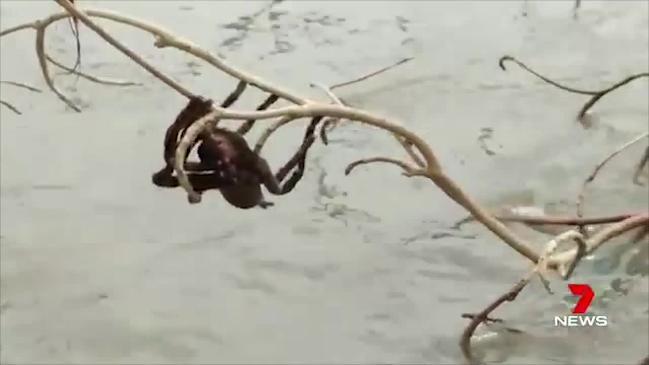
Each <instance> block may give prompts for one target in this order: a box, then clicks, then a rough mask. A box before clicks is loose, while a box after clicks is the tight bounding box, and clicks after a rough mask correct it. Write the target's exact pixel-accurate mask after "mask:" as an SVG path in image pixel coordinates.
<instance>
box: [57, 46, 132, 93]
mask: <svg viewBox="0 0 649 365" xmlns="http://www.w3.org/2000/svg"><path fill="white" fill-rule="evenodd" d="M45 57H46V59H47V60H48V61H49V62H50V63H51V64H53V65H54V66H56V67H58V68H60V69H62V70H65V71H68V73H71V74H75V75H78V76H80V77H82V78H84V79H86V80H88V81H92V82H95V83H97V84H104V85H114V86H141V85H142V84H141V83H138V82H132V81H120V80H110V79H105V78H100V77H97V76H92V75H90V74H87V73H85V72H81V71H79V70H75V69H74V68H70V67H68V66H65V65H64V64H62V63H60V62H58V61H56V60H55V59H53V58H52V57H50V55H48V54H46V56H45Z"/></svg>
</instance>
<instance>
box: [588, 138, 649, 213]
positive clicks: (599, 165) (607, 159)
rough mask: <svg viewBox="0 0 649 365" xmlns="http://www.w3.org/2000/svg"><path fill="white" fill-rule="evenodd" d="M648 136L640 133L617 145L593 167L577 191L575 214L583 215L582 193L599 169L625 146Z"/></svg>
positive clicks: (627, 146) (625, 147)
mask: <svg viewBox="0 0 649 365" xmlns="http://www.w3.org/2000/svg"><path fill="white" fill-rule="evenodd" d="M647 136H649V132H645V133H642V134H641V135H639V136H637V137H635V138H634V139H632V140H630V141H629V142H627V143H625V144H623V145H622V146H620V147H618V148H617V149H616V150H615V151H613V152H611V153H610V154H609V155H608V156H606V158H604V159H603V160H602V161H601V162H600V163H598V164H597V166H595V169H594V170H593V172H592V173H591V174H590V175H588V177H587V178H586V180H584V182H583V184H582V186H581V191H580V192H579V195H578V196H577V216H578V217H582V216H583V205H584V195H585V192H586V187H587V186H588V184H590V183H591V182H592V181H593V180H595V177H596V176H597V174H598V173H599V171H600V170H601V169H602V168H603V167H604V165H606V164H607V163H608V162H609V161H610V160H611V159H613V157H615V156H617V155H619V154H620V153H621V152H622V151H624V150H626V149H627V148H629V147H631V146H633V145H634V144H636V143H638V142H639V141H641V140H642V139H643V138H646V137H647Z"/></svg>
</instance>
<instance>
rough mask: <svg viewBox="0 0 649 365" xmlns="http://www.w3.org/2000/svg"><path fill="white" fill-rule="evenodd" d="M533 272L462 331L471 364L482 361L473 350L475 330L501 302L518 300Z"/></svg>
mask: <svg viewBox="0 0 649 365" xmlns="http://www.w3.org/2000/svg"><path fill="white" fill-rule="evenodd" d="M533 273H534V271H532V272H531V273H530V274H528V275H527V276H526V277H525V278H523V279H521V280H520V281H519V282H518V283H516V285H514V286H513V287H512V288H511V289H509V291H507V292H506V293H505V294H503V295H501V296H500V297H498V298H497V299H496V300H495V301H493V303H491V304H489V305H488V306H487V307H486V308H485V309H483V310H482V311H481V312H480V313H478V314H476V315H475V316H474V317H473V319H471V322H469V324H468V325H467V326H466V328H465V329H464V332H462V337H461V338H460V349H462V354H463V355H464V358H465V359H466V360H467V361H468V362H469V363H470V364H472V365H473V364H480V361H479V360H478V359H476V358H475V357H474V356H473V351H472V350H471V337H473V333H474V332H475V330H476V329H477V328H478V326H479V325H480V323H483V322H485V321H486V320H487V319H488V318H489V314H491V312H493V311H494V310H496V308H498V307H499V306H500V305H501V304H503V303H505V302H513V301H514V300H516V297H517V296H518V294H520V292H521V291H522V290H523V288H525V286H526V285H527V283H529V281H530V279H531V278H532V275H533Z"/></svg>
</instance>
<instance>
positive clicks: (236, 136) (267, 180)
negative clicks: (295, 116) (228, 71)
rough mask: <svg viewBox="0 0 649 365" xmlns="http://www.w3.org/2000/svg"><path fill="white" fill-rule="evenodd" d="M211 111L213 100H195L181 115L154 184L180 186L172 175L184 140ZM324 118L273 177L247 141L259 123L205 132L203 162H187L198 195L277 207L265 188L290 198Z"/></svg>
mask: <svg viewBox="0 0 649 365" xmlns="http://www.w3.org/2000/svg"><path fill="white" fill-rule="evenodd" d="M245 85H246V84H245V83H243V82H240V83H239V85H238V86H237V88H236V90H235V91H234V92H233V93H232V94H230V95H229V96H228V97H227V98H226V100H225V101H224V102H223V103H222V104H221V106H222V107H224V108H227V107H228V106H230V105H231V104H232V103H234V102H235V101H236V100H237V99H238V97H239V96H240V95H241V93H242V92H243V89H245ZM277 100H278V97H277V96H276V95H274V94H271V95H270V96H269V97H268V98H267V99H266V100H265V101H264V102H263V103H262V104H261V105H259V107H258V108H257V110H264V109H267V108H268V107H269V106H270V105H272V104H273V103H274V102H275V101H277ZM211 108H212V101H211V100H209V99H204V98H202V97H193V98H191V99H190V100H189V103H188V104H187V105H186V106H185V108H184V109H183V110H182V111H181V112H180V113H179V114H178V116H177V117H176V120H175V121H174V122H173V123H172V124H171V126H169V128H168V129H167V131H166V133H165V140H164V160H165V166H164V167H163V168H162V169H160V171H158V172H156V173H154V174H153V176H152V181H153V184H155V185H157V186H160V187H167V188H174V187H178V186H179V182H178V179H177V177H175V176H173V175H172V174H173V163H174V162H173V159H174V153H175V150H176V147H177V146H178V141H179V139H180V138H181V137H182V136H183V135H184V133H185V131H186V129H187V128H188V127H189V125H191V124H192V123H193V122H194V121H196V120H198V119H200V118H201V117H202V116H204V115H205V114H207V113H209V112H210V110H211ZM321 119H322V117H319V116H317V117H314V118H313V119H312V121H311V124H310V125H309V127H308V128H307V130H306V132H305V135H304V139H303V142H302V145H301V146H300V148H299V149H298V150H297V151H296V152H295V154H294V155H293V157H292V158H291V159H290V160H289V161H288V162H287V163H286V164H285V165H284V166H283V167H282V168H280V169H279V170H278V171H277V173H276V174H273V173H272V171H271V169H270V167H269V165H268V163H267V162H266V160H265V159H264V158H262V157H261V156H259V155H258V154H257V153H255V152H254V151H252V150H251V149H250V147H249V146H248V143H247V142H246V140H245V139H244V138H243V135H244V134H245V133H246V132H247V131H248V130H250V128H252V125H253V124H254V122H255V121H254V120H249V121H247V122H246V123H245V124H243V125H242V126H241V127H240V128H239V129H238V130H237V131H236V132H235V131H230V130H227V129H224V128H219V127H216V126H213V125H210V126H209V127H208V128H206V129H205V130H204V131H203V132H201V134H200V135H199V136H198V138H197V141H196V142H195V144H197V145H198V150H197V152H198V157H199V159H200V162H193V161H186V162H185V170H186V171H187V177H188V178H189V181H190V183H191V184H192V186H193V187H194V189H195V190H196V191H197V192H199V193H202V192H204V191H206V190H211V189H218V190H219V191H220V192H221V195H223V197H224V198H225V200H226V201H227V202H228V203H230V204H231V205H233V206H235V207H237V208H241V209H249V208H253V207H256V206H259V207H261V208H264V209H265V208H267V207H269V206H272V205H273V203H272V202H268V201H266V200H265V199H264V196H263V193H262V190H261V185H262V184H263V185H264V186H265V187H266V190H268V192H270V193H271V194H274V195H284V194H287V193H289V192H290V191H292V190H293V188H294V187H295V186H296V185H297V183H298V181H299V180H300V179H301V178H302V176H303V174H304V168H305V160H306V155H307V151H308V149H309V148H310V147H311V145H312V144H313V142H314V140H315V136H314V131H315V127H316V125H317V123H318V122H319V121H320V120H321ZM190 150H191V148H190ZM295 167H297V168H296V171H294V172H293V174H292V175H291V176H290V177H289V179H288V180H287V181H286V182H285V183H284V185H281V182H282V181H283V180H284V178H285V177H286V176H287V175H288V173H289V171H291V170H292V169H293V168H295Z"/></svg>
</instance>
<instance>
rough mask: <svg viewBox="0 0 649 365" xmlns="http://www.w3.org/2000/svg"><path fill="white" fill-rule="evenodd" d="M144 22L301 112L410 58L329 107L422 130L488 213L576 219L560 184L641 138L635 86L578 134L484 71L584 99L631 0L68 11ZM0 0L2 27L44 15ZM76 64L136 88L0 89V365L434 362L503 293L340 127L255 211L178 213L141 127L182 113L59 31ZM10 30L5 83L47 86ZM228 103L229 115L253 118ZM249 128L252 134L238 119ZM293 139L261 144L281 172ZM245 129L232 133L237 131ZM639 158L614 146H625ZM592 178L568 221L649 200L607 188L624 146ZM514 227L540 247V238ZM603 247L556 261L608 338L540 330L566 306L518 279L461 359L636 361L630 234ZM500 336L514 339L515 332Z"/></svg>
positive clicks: (545, 97)
mask: <svg viewBox="0 0 649 365" xmlns="http://www.w3.org/2000/svg"><path fill="white" fill-rule="evenodd" d="M83 5H84V6H87V7H99V8H108V9H112V10H114V11H119V12H124V13H127V14H130V15H133V16H136V17H140V18H143V19H147V20H149V21H151V22H154V23H158V24H162V25H164V27H165V28H168V29H170V30H173V31H175V32H178V33H179V34H180V35H182V36H183V37H187V38H189V39H192V40H193V41H194V42H196V43H197V44H200V45H202V46H204V47H206V48H207V49H208V50H210V51H211V52H214V53H216V54H219V55H221V56H222V57H224V58H226V59H227V60H228V61H230V62H233V63H234V64H237V65H240V66H241V67H243V68H244V69H246V70H248V71H252V72H255V73H257V74H260V75H263V76H264V77H265V78H268V79H269V80H275V81H278V82H281V83H282V84H285V85H286V86H287V87H289V88H291V89H293V90H297V91H299V92H300V93H303V94H305V95H308V96H309V97H313V98H320V99H322V100H325V99H324V98H325V96H324V95H322V94H321V93H320V91H319V90H315V89H310V88H309V87H308V85H309V83H311V82H320V83H324V84H334V83H338V82H341V81H345V80H348V79H351V78H354V77H357V76H358V75H361V74H364V73H366V72H368V71H371V70H375V69H378V68H380V67H383V66H385V65H388V64H391V63H393V62H395V61H397V60H399V59H402V58H404V57H411V56H412V57H415V59H414V60H413V61H411V62H409V63H408V64H405V65H403V66H400V67H399V68H398V69H395V70H392V71H390V72H388V73H385V74H383V75H381V76H380V77H376V78H374V79H371V80H367V81H365V82H363V83H360V84H356V85H352V86H349V87H346V88H344V89H343V88H341V89H339V90H338V91H339V93H340V95H341V97H344V98H345V100H347V101H349V102H350V103H351V104H353V105H355V106H358V107H361V108H365V109H368V110H372V111H376V112H377V113H381V114H384V115H386V116H390V117H393V118H397V119H399V120H401V121H402V123H403V124H404V125H405V126H406V127H407V128H409V129H410V130H412V131H415V132H416V133H418V134H420V135H421V136H422V137H423V138H424V139H425V140H426V141H427V142H428V143H429V144H430V145H431V146H432V147H433V148H434V149H435V152H436V153H437V154H438V157H439V159H440V160H441V161H442V164H443V166H444V168H445V169H447V170H448V172H449V174H450V175H451V176H452V177H453V178H455V179H457V181H458V182H459V183H460V184H461V185H462V186H463V187H464V188H465V189H466V191H467V192H469V193H470V194H471V195H472V196H474V197H475V198H476V199H478V200H480V201H482V202H484V203H485V204H487V205H489V206H490V207H498V206H501V205H525V206H536V207H542V208H544V209H546V210H547V211H553V212H557V213H563V214H571V213H572V212H574V203H573V202H574V201H575V197H576V194H577V192H578V189H579V187H580V186H581V183H582V180H583V178H584V177H585V176H587V175H588V173H590V171H591V169H592V167H593V166H594V165H595V164H596V163H597V162H598V161H599V160H600V159H601V158H603V156H605V155H606V154H607V153H609V152H610V151H612V150H613V149H615V148H616V147H617V146H619V145H621V144H622V143H624V142H626V141H627V140H629V139H631V138H632V137H633V136H635V135H637V134H638V133H640V132H642V131H646V128H647V124H646V120H647V115H648V113H649V111H648V107H647V102H646V100H647V96H648V95H647V94H648V93H649V91H648V89H647V85H646V82H644V83H643V82H637V83H635V84H631V85H628V87H626V88H625V89H622V90H619V91H618V92H617V93H616V94H612V95H609V96H607V97H606V98H605V99H603V100H602V102H601V103H600V104H598V105H596V107H595V108H594V109H593V112H594V115H593V118H594V121H596V123H595V124H593V127H592V128H590V129H588V130H584V129H583V128H582V127H581V126H579V125H578V124H577V123H576V122H575V121H574V116H575V114H576V112H577V111H578V110H579V107H580V106H581V105H582V103H583V102H585V100H584V99H583V98H582V97H581V96H578V95H569V94H566V93H564V92H561V91H559V90H556V89H553V88H551V87H549V86H547V85H544V84H541V83H539V82H537V80H534V79H532V78H531V77H530V76H529V75H527V74H525V73H523V72H522V71H520V70H518V69H515V68H514V67H512V68H511V69H510V70H509V71H508V72H502V71H501V70H500V69H499V68H498V65H497V60H498V58H499V57H500V56H502V55H503V54H511V55H516V56H518V57H519V58H520V59H522V60H525V61H527V62H528V63H530V64H531V65H533V66H534V67H535V68H537V69H538V70H540V71H542V72H544V73H545V74H547V75H552V76H554V77H556V78H557V79H558V80H562V81H564V82H566V83H570V84H571V85H575V86H577V87H582V88H598V87H601V86H602V85H608V84H610V83H612V82H615V81H617V80H619V79H621V78H622V77H624V76H625V75H627V74H630V73H635V72H639V71H644V70H646V69H647V63H648V56H647V54H648V50H649V48H648V46H647V44H649V42H648V41H649V35H648V32H647V28H648V26H649V23H648V22H649V17H648V16H647V14H648V13H649V12H648V11H647V10H648V9H647V7H648V3H647V2H585V3H583V4H582V8H581V10H580V16H579V18H578V19H573V17H572V4H571V3H570V2H527V5H526V6H525V11H526V12H527V16H526V17H523V16H522V15H521V12H522V10H523V3H522V2H518V1H503V2H495V1H490V2H440V1H435V2H432V1H431V2H373V3H368V2H365V1H363V2H360V1H359V2H315V1H308V2H306V1H302V2H288V1H281V2H280V1H274V2H270V1H259V2H246V3H241V2H212V1H195V2H191V3H187V2H180V1H165V2H162V1H160V2H156V3H155V7H153V8H152V6H151V2H144V1H129V2H116V1H104V2H102V1H90V0H88V1H84V2H83ZM56 8H57V7H56V5H55V4H54V3H49V2H42V1H2V3H0V20H1V21H2V28H3V29H4V28H6V27H9V26H12V25H15V24H18V23H20V22H24V21H30V20H33V19H35V18H36V17H40V16H45V15H47V14H49V13H51V12H52V11H55V10H56ZM102 24H106V25H107V27H108V29H109V30H110V31H111V33H112V34H114V35H115V36H117V37H118V38H119V39H121V40H124V41H125V42H126V43H127V44H128V45H129V46H131V47H133V48H136V49H137V50H138V51H139V52H140V53H141V54H142V55H143V56H144V57H146V58H147V59H148V60H149V61H151V62H153V63H154V64H156V65H158V66H159V67H161V69H163V70H164V72H166V73H168V74H169V75H171V76H172V77H174V78H175V79H177V80H179V81H180V82H181V83H182V84H183V85H185V86H186V87H188V88H190V89H191V90H192V91H195V92H198V93H201V94H204V95H207V96H210V97H212V98H216V99H219V98H222V97H223V96H224V95H227V94H228V93H229V91H230V90H231V89H232V87H234V85H235V84H236V82H235V81H234V80H232V79H229V78H227V77H225V76H224V75H222V74H221V73H219V72H217V71H215V70H214V69H213V68H211V67H209V65H206V64H205V63H203V62H201V61H197V60H194V59H189V58H187V57H186V56H185V55H184V54H182V53H180V52H174V51H170V50H159V49H157V48H155V47H154V46H153V45H152V39H151V38H150V37H149V36H148V35H146V34H141V33H138V32H135V31H133V30H130V29H128V28H126V27H123V26H113V25H110V24H109V23H108V22H102ZM69 32H70V30H69V26H68V25H67V24H66V23H64V22H60V23H57V24H55V25H53V26H52V27H51V28H50V29H48V33H47V47H48V50H49V51H50V52H51V53H52V54H53V55H55V56H56V57H57V59H60V60H61V61H62V62H65V63H68V64H71V63H72V62H73V61H74V57H75V55H74V42H73V41H72V39H71V37H70V34H69ZM81 36H82V42H83V57H84V59H83V63H82V67H83V69H84V70H86V71H88V72H92V73H93V74H97V75H101V76H105V77H110V78H118V79H123V80H131V81H135V82H141V83H142V84H143V85H142V86H139V87H130V88H116V87H107V86H102V85H96V84H92V83H89V82H87V81H86V80H83V79H79V80H77V79H76V78H74V77H69V76H58V77H57V78H56V83H57V85H59V87H60V88H61V89H62V90H66V92H67V93H69V95H70V97H71V98H72V99H73V100H75V101H77V102H79V103H80V104H81V106H82V108H83V110H84V112H83V113H82V114H77V113H74V112H72V111H70V110H68V109H66V108H65V106H64V105H62V103H61V102H60V101H59V100H58V99H57V98H56V97H55V96H53V95H52V94H51V93H49V92H48V93H43V94H31V93H29V92H26V91H24V90H19V89H16V88H12V87H10V86H8V85H4V84H3V85H2V86H1V89H0V90H1V91H2V99H7V100H8V101H10V102H12V103H14V104H15V105H16V106H17V107H18V108H20V109H21V110H22V111H23V113H24V114H23V115H22V116H16V115H14V114H13V113H11V111H9V110H7V109H5V108H2V109H0V113H1V114H0V116H1V117H2V122H1V123H0V128H1V133H0V138H1V144H0V148H1V152H2V154H1V157H0V158H1V163H0V166H1V167H2V175H1V176H0V182H1V190H0V194H1V198H2V200H1V207H0V208H1V213H2V214H1V218H0V222H1V224H2V236H1V237H0V250H1V254H2V255H1V263H2V266H1V268H0V273H1V274H2V276H1V279H0V287H1V289H2V296H1V299H0V313H1V314H2V327H1V330H0V332H1V333H0V335H1V336H0V338H2V342H1V344H0V346H1V349H2V351H1V359H2V361H3V362H7V363H36V362H48V363H98V362H105V363H199V362H203V363H206V362H209V363H213V362H220V363H233V362H237V363H262V362H272V363H376V362H380V363H386V362H395V363H404V362H407V363H458V362H460V361H461V355H460V351H459V348H458V345H457V344H458V339H459V334H460V333H461V331H462V329H463V327H464V326H465V325H466V323H467V322H466V320H465V319H462V318H460V314H461V313H464V312H475V311H478V310H479V309H481V308H483V307H484V306H485V305H486V304H487V303H488V302H490V301H491V300H493V299H494V298H495V297H497V296H498V295H500V294H501V293H503V292H504V291H505V290H506V289H508V288H509V287H511V285H513V284H514V283H515V282H516V281H517V280H518V279H519V277H520V276H521V275H522V274H523V273H525V272H526V270H527V269H528V265H527V263H526V262H525V261H524V260H523V259H521V258H520V257H518V256H517V255H516V254H515V253H514V252H513V251H512V250H511V249H509V248H507V247H506V246H505V245H503V244H501V243H500V242H498V240H497V239H496V238H495V237H494V236H493V235H491V234H490V233H488V232H487V231H486V230H485V229H483V228H482V227H480V226H478V225H476V224H466V225H463V226H461V227H460V228H454V224H455V222H457V221H459V220H460V219H462V218H463V217H464V216H465V212H463V210H462V209H460V208H459V207H458V206H457V205H456V204H454V203H452V202H451V201H450V200H449V199H448V198H447V197H446V196H445V195H443V194H440V193H439V192H438V191H437V190H436V189H435V188H433V187H432V186H431V185H430V184H429V183H428V182H427V181H425V180H423V179H417V178H413V179H406V178H404V177H403V176H401V175H400V174H399V172H398V171H397V170H396V169H394V168H393V167H390V166H378V165H376V166H373V165H369V166H363V167H360V168H358V169H357V170H356V171H354V173H353V174H351V175H350V176H345V175H344V174H343V169H344V167H345V166H346V164H347V163H349V162H351V161H353V160H355V159H358V158H363V157H368V156H377V155H386V156H387V155H391V154H396V153H399V150H398V146H397V145H396V144H395V143H394V140H393V139H392V138H390V137H389V136H387V135H385V133H382V132H381V131H378V130H376V129H371V128H365V127H362V126H359V125H357V124H352V123H343V124H342V125H341V126H340V127H339V128H337V129H336V130H335V131H334V132H333V133H332V135H331V141H332V143H331V144H330V145H329V146H323V145H321V144H319V145H317V146H315V147H314V148H313V149H312V151H313V152H312V153H311V157H310V160H309V163H308V171H307V174H306V176H305V178H304V180H303V181H302V182H301V183H300V185H299V186H298V187H297V189H296V190H295V191H294V192H293V193H291V194H290V195H288V196H286V197H282V198H281V199H275V203H276V205H275V207H273V208H272V209H269V210H249V211H241V210H233V209H232V208H231V207H229V206H227V205H226V204H225V203H224V202H223V201H222V200H221V198H220V195H219V194H216V193H215V194H206V196H205V198H204V199H203V200H204V201H203V203H202V204H200V205H197V206H194V205H192V206H190V205H188V204H187V203H186V197H185V196H184V194H183V193H182V192H180V191H175V192H171V191H162V190H159V189H156V188H155V187H153V186H152V185H151V184H150V182H149V178H150V174H151V173H152V172H153V171H154V170H155V169H156V168H157V167H159V164H160V163H161V159H160V152H161V149H162V146H161V140H162V136H163V133H164V128H165V127H166V125H167V124H168V123H169V122H170V119H171V118H173V116H174V115H175V114H176V112H177V110H178V109H180V108H181V107H182V105H183V103H184V102H183V100H182V98H179V97H178V95H176V94H175V93H174V92H173V91H172V90H169V89H167V88H165V87H164V86H162V85H161V84H160V83H159V82H158V81H157V80H155V79H152V78H151V77H149V76H148V74H146V73H145V72H143V71H142V70H141V69H140V68H138V66H137V65H134V64H133V63H132V62H130V61H129V60H127V59H126V58H124V57H122V56H121V55H119V54H117V53H115V51H114V50H112V49H111V48H110V47H108V46H107V45H105V44H104V43H103V42H101V41H99V40H98V38H97V37H96V36H95V35H94V34H92V33H91V32H90V31H89V30H88V29H85V28H82V34H81ZM33 37H34V34H33V32H23V33H20V34H15V35H11V36H8V37H6V38H3V39H2V42H1V45H2V50H1V52H0V53H1V54H2V56H1V57H2V63H1V64H0V70H1V72H2V77H1V78H2V79H3V80H11V81H22V82H26V83H29V84H33V85H36V86H38V87H40V88H43V89H46V86H45V85H44V82H43V80H42V76H41V75H40V73H39V68H38V64H37V61H36V58H35V57H34V49H33V41H34V39H33ZM263 98H264V96H263V95H262V94H261V93H259V92H251V93H249V94H247V95H245V97H243V98H242V100H240V102H239V103H238V104H237V107H240V108H253V107H254V106H255V105H256V104H258V103H259V101H260V100H262V99H263ZM258 123H259V124H262V123H263V122H258ZM302 128H303V126H300V125H294V126H290V127H287V128H286V130H285V131H281V132H280V133H278V134H277V135H275V136H274V137H273V138H271V140H270V141H269V144H268V146H267V147H266V149H265V154H266V157H267V158H268V160H269V162H270V164H271V165H272V166H279V165H281V163H282V162H283V161H284V160H285V159H286V158H287V156H288V155H289V153H290V150H291V149H292V148H293V146H294V143H295V140H296V138H298V137H297V136H298V135H300V134H301V133H302ZM259 129H261V127H257V128H255V130H253V133H252V134H253V138H254V137H256V136H257V135H258V133H259V131H258V130H259ZM636 147H637V148H636ZM636 147H634V148H631V149H629V150H628V151H626V152H625V153H624V154H623V155H621V156H619V157H618V158H617V159H616V160H615V161H614V163H611V164H610V165H608V166H607V167H606V169H605V170H603V172H602V174H601V175H600V176H599V177H598V180H597V181H595V183H593V184H592V185H591V186H590V187H589V190H588V196H587V204H586V214H587V215H599V214H604V213H619V212H622V211H628V210H632V211H635V210H640V209H646V207H647V191H646V188H644V189H643V188H639V187H636V186H634V185H632V184H630V178H631V175H632V172H633V167H634V164H635V163H636V162H637V158H639V156H640V155H641V153H642V151H643V149H644V147H643V146H641V145H638V146H636ZM517 229H519V230H521V232H520V234H521V235H523V236H525V237H526V238H528V239H530V240H532V241H534V242H539V245H540V243H541V242H543V240H545V239H547V236H545V235H543V233H541V232H534V231H530V230H525V231H523V230H522V228H521V227H519V226H517ZM627 242H628V239H626V240H625V239H619V240H617V241H616V243H611V244H610V245H607V246H605V247H604V248H603V249H602V250H601V251H600V252H599V253H598V254H597V255H596V256H595V257H593V258H592V259H591V260H586V261H584V262H583V263H582V265H580V267H579V268H578V269H577V272H576V274H575V275H576V276H575V278H574V280H575V281H581V282H588V283H590V284H591V285H592V286H593V287H594V288H596V291H597V293H598V295H599V298H596V300H595V303H594V304H593V305H594V308H595V309H594V310H596V311H599V312H601V313H605V314H607V315H608V316H609V320H610V322H611V324H610V326H609V327H607V328H593V329H579V331H578V335H576V331H575V329H574V328H573V329H557V328H555V327H553V326H552V318H553V317H554V315H562V314H567V313H568V312H569V310H570V300H572V297H570V296H569V295H568V291H567V288H566V287H565V283H564V282H561V281H559V280H553V281H552V286H553V289H554V291H555V292H556V294H554V295H548V294H547V293H546V292H545V291H544V290H543V288H542V287H541V286H540V285H539V284H538V283H536V282H535V283H532V285H530V287H528V288H526V289H525V290H524V291H523V293H522V294H521V295H520V296H519V298H518V299H517V301H516V303H514V304H508V305H506V306H504V307H503V308H502V309H499V311H498V312H497V313H496V314H495V315H496V316H498V317H501V318H505V319H506V320H507V326H509V327H511V328H515V329H516V330H518V331H514V332H512V331H508V330H502V329H498V328H496V329H493V328H492V329H485V328H482V329H479V331H478V336H480V337H479V338H480V340H479V341H477V342H478V343H477V344H476V351H477V352H478V353H480V354H484V356H485V358H486V359H488V360H490V361H493V362H499V363H517V364H519V363H529V364H537V363H557V364H583V363H601V364H609V363H637V362H639V361H640V359H642V358H643V357H644V356H646V354H647V350H648V349H647V340H648V338H647V333H648V329H649V324H648V317H649V313H648V311H647V302H648V301H647V300H648V299H647V296H648V295H649V291H648V290H647V287H648V285H647V284H648V282H647V273H648V266H649V264H648V262H647V261H648V257H649V253H648V251H647V244H646V243H643V242H640V243H637V244H630V243H627ZM519 331H520V332H519Z"/></svg>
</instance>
